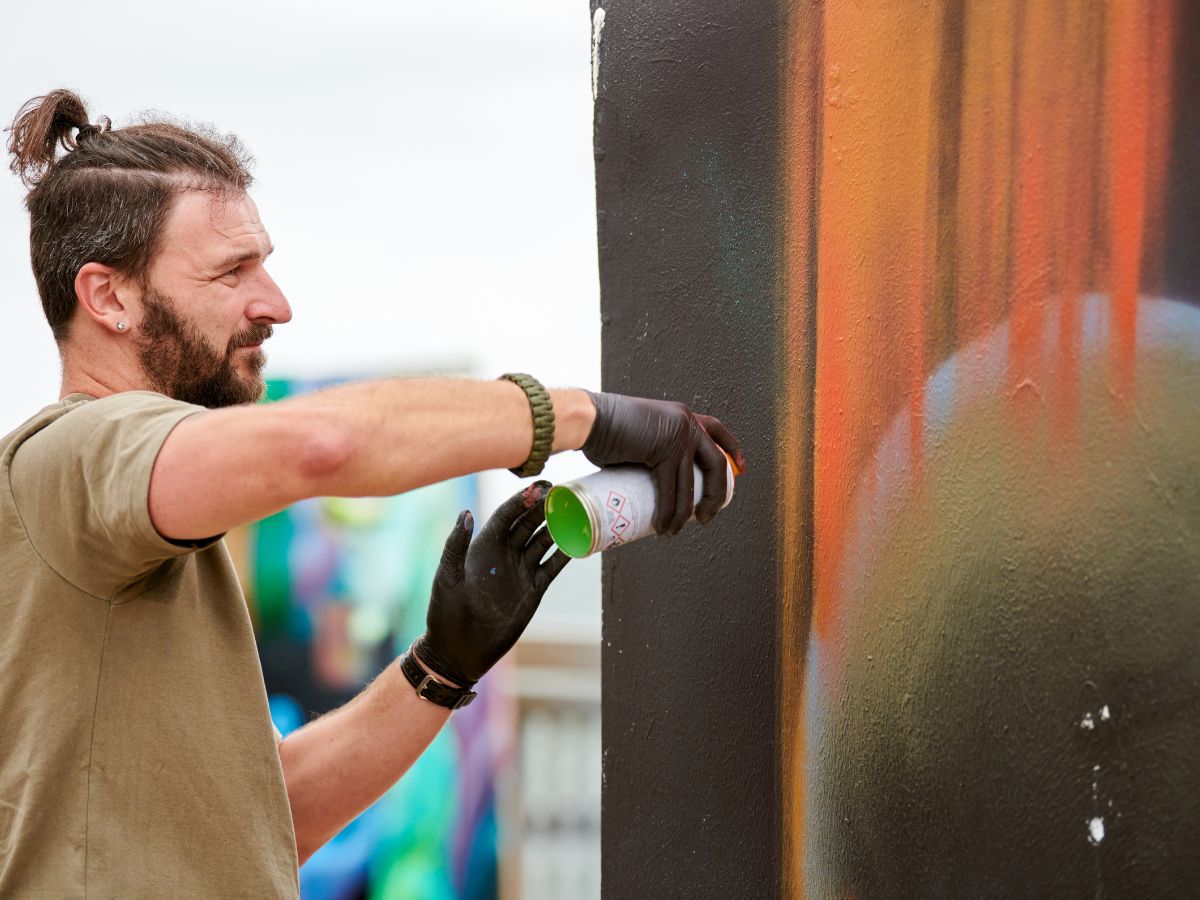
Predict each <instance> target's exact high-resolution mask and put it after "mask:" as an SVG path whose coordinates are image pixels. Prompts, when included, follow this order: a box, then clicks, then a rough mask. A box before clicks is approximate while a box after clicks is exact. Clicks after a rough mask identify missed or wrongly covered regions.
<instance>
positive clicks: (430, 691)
mask: <svg viewBox="0 0 1200 900" xmlns="http://www.w3.org/2000/svg"><path fill="white" fill-rule="evenodd" d="M400 671H401V672H403V673H404V677H405V678H407V679H408V683H409V684H411V685H412V686H413V687H414V688H416V690H417V696H418V697H420V698H421V699H422V700H428V701H429V702H430V703H434V704H437V705H438V706H444V707H445V708H446V709H462V708H463V707H464V706H467V705H469V704H470V703H471V701H472V700H474V699H475V692H474V691H472V690H468V689H466V688H456V687H450V685H448V684H442V683H441V682H440V681H438V680H437V679H436V678H434V677H433V676H432V675H430V674H429V673H428V672H426V671H425V670H424V669H422V668H421V664H420V663H419V662H417V661H416V660H415V659H414V658H413V654H412V648H411V647H410V648H409V649H407V650H405V651H404V655H403V656H401V657H400Z"/></svg>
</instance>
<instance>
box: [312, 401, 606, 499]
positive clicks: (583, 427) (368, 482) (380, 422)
mask: <svg viewBox="0 0 1200 900" xmlns="http://www.w3.org/2000/svg"><path fill="white" fill-rule="evenodd" d="M550 394H551V398H552V400H553V402H554V409H555V420H556V422H555V440H554V448H553V449H554V451H555V452H558V451H562V450H573V449H578V448H579V447H581V446H583V442H584V440H585V439H586V438H587V435H588V431H589V430H590V428H591V426H592V423H593V421H594V417H595V408H594V407H593V406H592V403H591V401H590V400H589V399H588V397H587V394H586V392H584V391H581V390H555V391H551V392H550ZM289 402H291V403H292V404H293V405H294V409H295V410H296V412H297V414H299V415H301V416H307V415H311V416H313V418H314V419H315V420H316V421H319V422H320V423H321V424H322V427H327V428H331V429H333V430H334V431H335V432H337V433H338V434H340V435H341V436H342V439H343V440H344V446H343V447H342V450H343V455H342V456H341V457H340V458H339V459H338V461H337V465H335V466H331V467H330V468H329V469H328V471H327V472H323V473H322V483H321V484H320V485H319V489H315V490H314V491H313V492H314V493H319V494H328V495H336V496H343V497H351V496H380V495H389V494H397V493H401V492H403V491H407V490H411V489H412V488H416V487H421V486H423V485H426V484H433V483H435V482H439V481H443V480H445V479H447V478H453V477H455V476H458V475H465V474H468V473H471V472H479V471H483V470H486V469H496V468H513V467H516V466H520V465H521V464H522V463H523V462H524V461H525V460H526V458H527V457H528V456H529V451H530V446H531V444H532V442H533V422H532V417H531V415H530V411H529V402H528V400H527V399H526V397H525V394H524V392H523V391H522V390H521V389H520V388H519V387H517V386H516V385H515V384H512V383H511V382H508V381H467V380H450V379H403V380H400V379H395V380H385V381H374V382H362V383H357V384H352V385H345V386H342V387H338V388H333V389H330V390H327V391H322V392H319V393H316V394H311V395H309V396H306V397H302V398H297V399H296V400H295V401H289Z"/></svg>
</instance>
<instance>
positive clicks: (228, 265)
mask: <svg viewBox="0 0 1200 900" xmlns="http://www.w3.org/2000/svg"><path fill="white" fill-rule="evenodd" d="M274 252H275V245H274V244H272V245H271V246H270V247H268V248H267V252H266V253H264V254H260V253H259V252H258V251H257V250H247V251H245V252H243V253H234V254H233V255H231V256H227V257H225V258H224V259H223V260H221V261H220V262H218V263H216V264H215V265H214V266H213V267H212V270H213V271H214V272H228V271H229V270H230V269H232V268H233V267H234V266H240V265H241V264H242V263H244V262H248V261H249V260H252V259H259V258H262V259H266V258H267V257H268V256H270V255H271V254H272V253H274Z"/></svg>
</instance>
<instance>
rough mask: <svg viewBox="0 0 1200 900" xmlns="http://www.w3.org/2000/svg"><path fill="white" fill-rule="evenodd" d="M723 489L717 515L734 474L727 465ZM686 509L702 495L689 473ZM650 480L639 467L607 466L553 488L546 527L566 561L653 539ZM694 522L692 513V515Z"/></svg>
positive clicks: (699, 481)
mask: <svg viewBox="0 0 1200 900" xmlns="http://www.w3.org/2000/svg"><path fill="white" fill-rule="evenodd" d="M725 475H726V477H727V478H728V479H729V481H728V484H729V487H728V489H727V491H726V493H725V502H724V503H722V504H721V509H724V508H725V507H726V506H728V505H729V501H731V500H732V499H733V480H734V469H733V465H732V463H730V462H729V461H728V459H727V461H726V464H725ZM695 476H696V481H695V489H694V491H695V493H694V496H693V498H692V507H693V509H694V508H695V505H696V504H697V503H699V502H700V496H701V492H702V491H703V489H704V483H703V475H702V474H701V473H700V467H699V466H696V468H695ZM654 494H655V492H654V477H653V476H652V475H651V474H650V470H649V469H647V468H646V467H644V466H612V467H611V468H607V469H601V470H600V471H599V472H593V473H592V474H591V475H588V476H586V477H584V478H580V479H578V480H577V481H568V482H564V483H563V484H558V485H555V486H554V487H552V488H551V489H550V493H549V494H547V495H546V527H547V528H549V529H550V536H551V537H552V538H554V543H556V544H557V545H558V548H559V549H560V550H562V551H563V553H565V554H567V556H572V557H575V558H576V559H580V558H582V557H585V556H591V555H592V554H593V553H602V552H604V551H605V550H611V549H613V548H614V547H620V546H623V545H624V544H628V543H630V542H631V541H636V540H638V539H639V538H644V537H646V536H647V535H651V534H654V508H655V496H654ZM692 518H695V513H693V514H692Z"/></svg>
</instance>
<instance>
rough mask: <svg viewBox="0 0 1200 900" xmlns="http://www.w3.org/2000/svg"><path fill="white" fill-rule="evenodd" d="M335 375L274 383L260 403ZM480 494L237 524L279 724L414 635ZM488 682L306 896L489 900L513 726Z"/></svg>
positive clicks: (313, 864) (320, 855)
mask: <svg viewBox="0 0 1200 900" xmlns="http://www.w3.org/2000/svg"><path fill="white" fill-rule="evenodd" d="M332 384H333V382H329V381H325V382H319V381H303V382H301V381H279V380H276V381H271V382H270V383H269V384H268V391H267V402H271V401H276V400H280V399H283V398H286V397H290V396H296V395H299V394H304V393H307V392H309V391H312V390H316V389H319V388H322V387H327V386H331V385H332ZM477 501H478V489H477V484H476V480H475V479H474V478H473V477H468V478H460V479H455V480H453V481H449V482H444V483H442V484H437V485H431V486H429V487H426V488H422V489H420V490H416V491H411V492H409V493H407V494H403V495H400V496H396V497H384V498H354V499H344V498H317V499H312V500H306V501H303V502H301V503H298V504H296V505H294V506H292V507H290V508H288V509H286V510H284V511H282V512H280V513H278V514H276V515H273V516H270V517H269V518H267V519H264V520H262V521H261V522H258V523H256V524H255V525H253V526H250V527H249V528H248V529H247V530H246V532H245V533H244V535H242V538H243V540H242V541H241V546H242V548H243V550H242V552H241V553H240V554H236V553H235V556H240V558H239V559H238V563H239V568H241V569H242V573H241V574H242V576H243V577H242V583H243V584H244V585H245V586H246V593H247V599H248V601H249V603H250V607H251V612H252V615H253V616H254V621H255V629H256V633H257V636H258V642H259V652H260V657H261V659H262V664H263V676H264V678H265V680H266V685H267V692H268V695H269V697H270V703H271V714H272V716H273V718H274V720H275V724H276V727H278V728H279V730H280V732H281V733H283V734H284V735H285V736H286V735H287V734H288V733H290V732H291V731H294V730H295V729H297V728H299V727H301V726H302V725H304V723H306V722H308V721H310V720H311V719H312V718H315V717H316V716H318V715H320V714H322V713H325V712H328V711H329V710H331V709H335V708H336V707H338V706H340V705H342V704H343V703H345V702H347V701H348V700H350V699H351V698H352V697H353V696H355V695H356V694H358V693H359V692H360V691H361V690H362V689H363V688H364V687H365V685H366V684H367V683H369V682H370V680H371V679H372V678H374V677H375V676H376V675H377V674H378V673H379V672H380V671H382V670H383V668H384V667H385V666H387V665H388V663H390V662H391V661H392V660H393V659H394V658H395V657H396V656H398V655H399V654H400V653H402V652H403V651H404V650H405V649H406V648H407V647H408V645H409V644H410V643H411V642H412V640H413V639H414V638H415V637H417V636H418V635H419V634H420V633H421V632H422V631H423V630H424V626H425V612H426V608H427V605H428V601H429V590H430V586H431V584H432V581H433V574H434V571H435V569H436V567H437V562H438V559H439V558H440V556H441V551H442V546H443V542H444V541H445V538H446V536H447V535H448V534H449V533H450V530H451V528H452V527H453V525H454V522H455V519H456V517H457V515H458V513H459V511H460V510H463V509H468V508H476V506H477ZM500 677H503V676H500ZM494 679H495V676H494V675H493V676H489V678H487V679H484V681H483V682H482V683H481V686H480V688H479V698H478V699H477V700H476V701H475V703H473V704H472V705H471V706H470V707H468V708H466V709H464V710H461V711H459V712H457V713H456V714H455V715H454V716H453V717H452V718H451V721H450V725H449V726H448V727H447V728H446V729H444V730H443V732H442V733H441V734H440V735H439V736H438V737H437V739H436V740H435V741H434V742H433V744H432V745H431V746H430V748H429V749H428V750H427V751H426V752H425V754H424V755H423V756H422V757H421V758H420V759H419V760H418V761H417V763H416V764H415V766H414V767H413V768H412V769H411V770H410V771H409V773H408V774H407V775H406V776H405V777H404V778H403V779H402V780H401V781H400V782H399V783H398V784H396V785H395V786H394V787H393V788H392V789H391V790H390V791H389V792H388V793H387V794H385V795H384V796H383V797H382V798H380V800H379V801H378V802H377V803H375V805H373V806H372V807H371V808H370V809H368V810H366V811H365V812H364V813H363V814H362V815H361V816H359V817H358V818H357V819H356V820H355V821H354V822H352V823H351V824H350V825H349V826H347V827H346V828H345V829H344V830H343V831H342V832H341V833H340V834H339V835H337V836H336V837H335V838H334V839H333V840H332V841H330V842H329V843H328V844H327V845H326V846H325V847H323V848H322V849H321V850H319V851H318V852H317V853H316V854H314V855H313V857H312V858H311V859H310V860H309V861H308V862H307V863H306V864H305V865H304V866H303V867H302V868H301V871H300V886H301V894H302V895H303V896H304V897H312V898H323V900H324V898H351V897H368V898H402V897H403V898H410V897H422V898H428V900H476V898H479V900H483V898H493V897H495V896H496V894H497V821H496V797H495V785H496V773H497V771H498V769H499V767H500V765H501V762H502V759H503V757H504V756H505V755H506V754H507V753H508V752H509V751H510V749H511V744H512V740H513V735H512V728H513V726H512V724H511V723H512V720H511V717H510V716H507V715H506V708H505V706H504V703H503V701H502V700H501V698H500V695H499V694H498V692H497V691H496V690H495V689H494V687H493V682H494Z"/></svg>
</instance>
